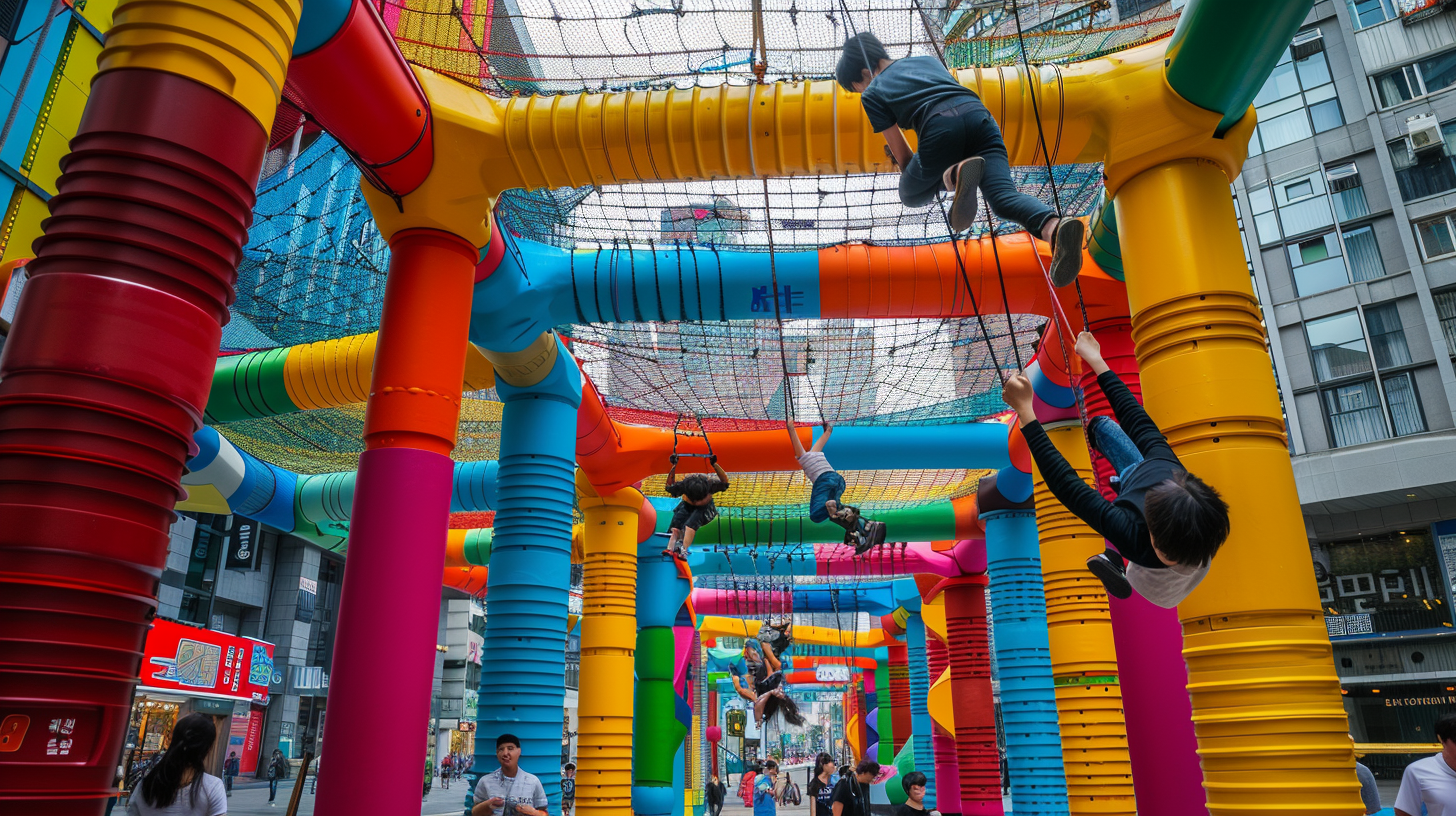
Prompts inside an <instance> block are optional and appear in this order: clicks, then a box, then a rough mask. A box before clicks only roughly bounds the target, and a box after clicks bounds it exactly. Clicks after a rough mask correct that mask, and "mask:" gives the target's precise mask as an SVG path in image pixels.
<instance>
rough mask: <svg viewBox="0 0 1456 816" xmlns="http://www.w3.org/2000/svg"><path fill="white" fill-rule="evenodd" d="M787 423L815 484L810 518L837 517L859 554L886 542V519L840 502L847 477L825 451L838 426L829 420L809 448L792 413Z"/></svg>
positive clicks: (806, 475) (819, 520)
mask: <svg viewBox="0 0 1456 816" xmlns="http://www.w3.org/2000/svg"><path fill="white" fill-rule="evenodd" d="M786 424H787V425H788V428H789V439H790V440H791V441H792V442H793V443H794V458H795V459H798V460H799V467H801V468H803V469H804V478H805V479H808V480H809V484H811V485H813V486H814V490H813V492H812V493H810V494H809V520H810V521H812V522H815V523H816V524H817V523H822V522H825V521H833V522H834V523H835V524H838V525H839V526H840V527H843V528H844V530H845V533H844V543H845V544H853V545H854V554H855V555H863V554H864V553H866V552H867V551H869V549H870V548H871V547H874V546H875V545H876V544H883V543H884V542H885V523H884V522H882V521H868V520H866V519H864V518H861V517H860V514H859V508H858V507H850V506H849V505H847V504H840V502H839V497H840V496H843V495H844V489H845V484H844V477H843V476H840V475H839V474H838V473H837V472H836V471H835V470H834V468H832V467H830V466H829V459H828V458H827V457H825V455H824V454H823V452H822V451H823V450H824V444H825V443H826V442H828V441H829V435H830V434H832V433H834V427H833V426H831V425H827V424H826V425H825V426H824V433H823V434H821V435H820V436H819V439H818V440H817V441H816V442H815V443H814V447H812V448H810V449H809V450H808V451H805V450H804V443H802V442H800V441H799V431H798V429H797V427H796V426H795V425H794V417H793V415H792V414H790V415H789V417H788V419H787V420H786Z"/></svg>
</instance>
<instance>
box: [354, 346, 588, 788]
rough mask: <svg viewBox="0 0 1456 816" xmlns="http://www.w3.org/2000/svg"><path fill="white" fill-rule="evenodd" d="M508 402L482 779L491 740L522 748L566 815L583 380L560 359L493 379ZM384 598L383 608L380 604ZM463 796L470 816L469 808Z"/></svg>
mask: <svg viewBox="0 0 1456 816" xmlns="http://www.w3.org/2000/svg"><path fill="white" fill-rule="evenodd" d="M496 390H497V392H498V393H499V394H500V398H501V401H502V402H503V403H505V405H504V414H503V417H502V419H501V450H500V469H499V473H498V481H497V486H496V501H497V509H496V516H495V540H494V542H493V545H492V549H491V556H490V577H489V578H488V579H487V584H486V587H487V595H486V598H487V600H486V618H485V648H484V654H483V660H482V665H484V666H486V667H488V668H487V670H486V671H483V672H481V675H480V708H479V714H478V716H477V719H476V722H477V723H478V727H477V729H476V739H475V766H474V772H473V773H472V775H471V786H472V788H473V786H474V784H475V783H474V780H475V778H476V777H477V776H479V775H481V774H484V773H489V772H491V771H493V770H495V769H496V768H497V767H498V763H497V762H496V760H495V740H496V737H498V736H499V735H501V734H515V735H516V736H517V737H519V738H520V740H521V767H522V768H525V769H526V770H527V771H529V772H531V773H533V774H535V775H536V776H538V777H540V779H541V785H542V786H543V787H545V789H546V796H547V798H548V799H549V800H550V806H549V809H550V811H551V812H553V813H560V812H561V810H560V807H561V712H562V704H563V702H564V697H565V688H566V605H567V591H568V586H569V584H570V581H571V509H572V505H573V504H574V502H575V499H576V486H575V484H574V483H573V476H574V475H575V464H574V461H575V453H576V451H575V446H576V409H577V407H578V406H579V405H580V403H581V374H580V373H579V372H578V371H577V368H576V363H575V361H573V360H572V358H571V355H570V354H567V353H566V351H565V350H560V353H559V354H558V356H557V358H556V363H555V366H554V367H553V368H552V370H551V373H550V374H548V375H547V376H546V379H544V380H543V381H541V382H540V383H538V384H536V385H533V386H529V387H526V388H517V387H515V386H512V385H510V384H509V383H506V382H505V381H503V380H501V379H499V378H497V380H496ZM384 600H385V599H381V602H384ZM471 799H472V797H471V796H470V795H469V794H467V795H466V799H465V803H466V804H465V807H466V810H467V812H468V811H469V808H470V807H471V806H472V804H473V802H472V801H471Z"/></svg>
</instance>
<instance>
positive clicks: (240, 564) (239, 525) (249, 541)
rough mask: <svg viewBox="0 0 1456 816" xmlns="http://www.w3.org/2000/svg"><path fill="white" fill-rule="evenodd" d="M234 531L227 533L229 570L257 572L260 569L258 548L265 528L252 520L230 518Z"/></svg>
mask: <svg viewBox="0 0 1456 816" xmlns="http://www.w3.org/2000/svg"><path fill="white" fill-rule="evenodd" d="M229 518H231V519H232V529H230V530H228V532H227V543H226V547H227V569H236V570H255V569H257V568H258V547H259V546H260V545H261V543H262V541H261V539H262V537H263V536H262V534H263V528H262V526H261V525H260V524H259V523H258V522H256V521H253V520H252V519H245V518H243V517H242V516H229Z"/></svg>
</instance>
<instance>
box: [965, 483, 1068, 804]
mask: <svg viewBox="0 0 1456 816" xmlns="http://www.w3.org/2000/svg"><path fill="white" fill-rule="evenodd" d="M993 479H995V477H987V478H986V479H984V480H982V483H981V490H980V497H979V498H978V504H979V506H980V507H982V508H989V507H997V506H1000V505H1004V504H1006V503H1007V502H1006V501H1005V500H1004V499H1000V498H998V499H996V500H994V501H988V500H987V499H988V498H989V497H988V493H990V492H991V491H995V489H996V488H995V486H994V482H993V481H992V480H993ZM988 482H991V485H990V487H989V490H988V485H987V483H988ZM981 519H982V520H983V521H985V523H986V567H987V571H988V572H989V573H990V578H991V609H992V615H993V619H994V621H995V627H996V665H997V669H998V671H999V673H1000V678H1001V719H1002V722H1003V723H1004V725H1005V729H1006V761H1007V763H1008V764H1009V765H1010V768H1011V799H1012V801H1013V802H1014V803H1015V808H1016V813H1017V814H1020V815H1021V816H1028V815H1029V814H1050V815H1051V816H1060V814H1066V813H1067V782H1066V777H1065V776H1064V774H1063V771H1062V751H1061V740H1060V738H1059V734H1058V731H1057V707H1056V695H1055V693H1054V691H1053V687H1052V668H1051V655H1050V648H1049V646H1048V644H1047V622H1046V596H1045V595H1044V594H1043V592H1042V580H1041V558H1040V555H1039V553H1038V549H1037V540H1036V516H1035V514H1034V513H1033V512H1032V511H1031V510H1030V509H1006V510H991V511H984V512H982V514H981Z"/></svg>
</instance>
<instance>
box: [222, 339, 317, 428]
mask: <svg viewBox="0 0 1456 816" xmlns="http://www.w3.org/2000/svg"><path fill="white" fill-rule="evenodd" d="M287 359H288V348H276V349H268V350H267V351H250V352H248V353H247V354H238V355H234V356H232V357H220V358H218V361H217V367H216V368H215V369H214V370H213V375H212V391H211V392H210V393H209V394H208V397H207V411H206V415H207V419H208V421H209V422H236V421H238V420H240V419H256V418H258V417H268V416H277V415H278V414H286V413H292V412H294V411H297V410H299V408H298V406H297V405H294V404H293V400H292V399H290V398H289V396H288V387H287V386H286V385H285V384H284V375H283V364H284V362H285V361H286V360H287Z"/></svg>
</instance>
